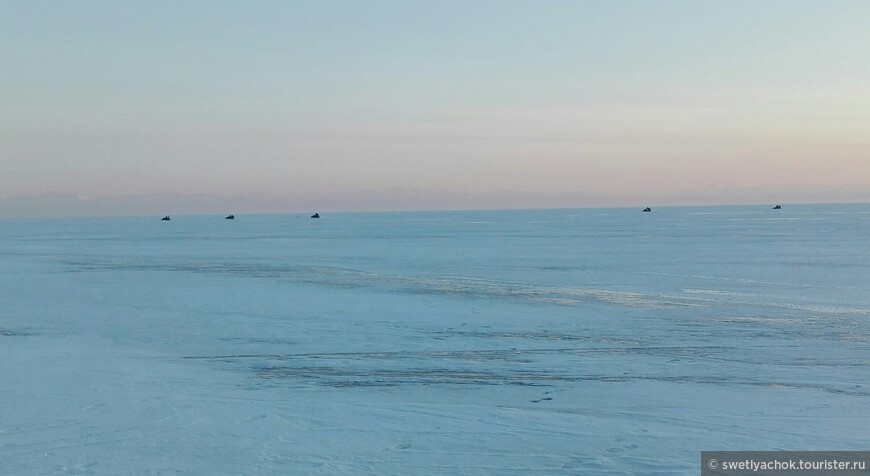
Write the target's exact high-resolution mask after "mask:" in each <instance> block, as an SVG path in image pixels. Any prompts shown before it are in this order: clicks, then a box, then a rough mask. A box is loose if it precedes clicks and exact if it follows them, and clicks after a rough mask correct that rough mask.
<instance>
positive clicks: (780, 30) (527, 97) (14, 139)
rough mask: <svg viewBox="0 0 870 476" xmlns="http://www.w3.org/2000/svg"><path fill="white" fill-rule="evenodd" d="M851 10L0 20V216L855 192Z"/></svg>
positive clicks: (694, 6) (76, 7)
mask: <svg viewBox="0 0 870 476" xmlns="http://www.w3.org/2000/svg"><path fill="white" fill-rule="evenodd" d="M868 25H870V2H867V1H863V0H855V1H815V2H806V1H796V0H789V1H721V2H713V1H703V2H699V1H655V2H654V1H600V2H590V1H585V2H584V1H576V2H568V1H564V2H547V1H544V2H533V1H525V2H518V1H492V2H483V1H480V2H459V1H455V2H451V1H431V2H413V1H385V2H376V1H356V2H325V1H312V2H301V1H299V2H291V1H280V2H279V1H275V2H180V1H150V0H149V1H141V2H121V1H106V2H98V1H87V2H60V1H57V2H40V1H26V2H18V1H16V2H6V1H0V64H2V65H3V68H2V74H0V104H2V108H0V196H4V195H5V196H15V195H22V194H36V193H44V192H60V193H74V194H84V195H113V194H129V193H171V192H175V193H228V194H234V193H283V192H293V193H306V192H343V191H359V190H388V189H392V188H398V187H401V188H407V189H415V188H416V189H424V190H433V191H457V192H480V191H496V190H499V191H510V190H517V191H532V192H564V193H570V192H583V193H600V194H610V195H621V194H622V195H624V194H638V193H641V194H643V193H649V194H668V193H678V192H680V191H684V190H686V189H698V190H701V189H704V188H707V187H772V188H776V187H784V188H785V187H791V188H793V187H799V186H811V187H837V186H841V185H848V184H851V185H852V186H855V185H858V186H861V185H868V186H870V134H868V132H867V131H868V130H870V28H868Z"/></svg>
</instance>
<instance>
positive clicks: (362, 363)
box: [0, 204, 870, 475]
mask: <svg viewBox="0 0 870 476" xmlns="http://www.w3.org/2000/svg"><path fill="white" fill-rule="evenodd" d="M771 206H772V204H771V205H763V206H753V207H704V208H655V207H654V208H653V211H652V213H641V211H640V210H641V208H642V207H637V208H636V209H594V210H591V209H587V210H546V211H542V210H536V211H489V212H439V213H369V214H329V213H325V214H323V218H321V219H319V220H312V219H309V218H308V215H309V214H307V213H306V214H299V215H258V216H255V215H243V214H237V215H236V219H235V220H232V221H230V220H224V219H223V216H208V217H206V216H196V217H187V216H174V217H173V219H172V221H170V222H161V221H160V217H161V216H162V213H161V212H162V210H161V211H159V212H158V213H155V216H154V217H144V218H143V217H136V218H82V219H44V220H43V219H40V220H35V219H34V220H22V219H4V220H0V302H2V313H0V474H3V475H43V474H97V475H123V474H134V475H158V474H166V475H176V474H181V475H223V474H233V475H235V474H246V475H264V474H268V475H271V474H419V475H428V474H498V475H505V474H532V475H544V474H599V475H607V474H661V475H672V474H686V475H690V474H692V475H694V474H698V473H699V472H700V466H699V464H700V463H699V461H700V453H699V452H700V451H701V450H867V449H868V448H870V430H868V428H870V388H868V382H870V370H868V364H870V205H868V204H854V205H786V206H785V207H783V209H782V210H771ZM229 212H232V210H227V213H229Z"/></svg>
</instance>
